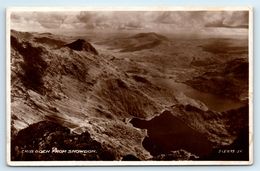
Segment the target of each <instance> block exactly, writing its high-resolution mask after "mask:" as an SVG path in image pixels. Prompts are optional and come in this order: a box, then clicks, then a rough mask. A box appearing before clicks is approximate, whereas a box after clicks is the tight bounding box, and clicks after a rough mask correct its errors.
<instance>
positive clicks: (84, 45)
mask: <svg viewBox="0 0 260 171" xmlns="http://www.w3.org/2000/svg"><path fill="white" fill-rule="evenodd" d="M65 46H67V47H69V48H70V49H73V50H76V51H83V50H84V51H86V52H90V53H93V54H95V55H98V52H97V50H96V49H95V48H94V47H93V46H92V45H91V44H90V43H89V42H87V41H86V40H83V39H78V40H76V41H74V42H72V43H70V44H66V45H65Z"/></svg>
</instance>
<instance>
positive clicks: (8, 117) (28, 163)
mask: <svg viewBox="0 0 260 171" xmlns="http://www.w3.org/2000/svg"><path fill="white" fill-rule="evenodd" d="M236 10H238V11H239V10H246V11H249V29H248V31H249V34H248V36H249V39H248V40H249V41H248V47H249V161H11V154H10V152H11V143H10V140H11V135H10V133H11V127H10V125H11V97H10V95H11V94H10V91H11V87H10V86H11V67H10V65H11V64H10V59H11V57H10V55H11V54H10V31H11V27H10V15H11V12H13V11H236ZM6 55H7V57H6V112H7V115H6V120H7V122H6V129H7V134H6V145H7V146H6V161H7V165H9V166H154V165H156V166H178V165H252V164H253V8H252V7H249V6H246V7H245V6H244V7H205V6H204V7H194V6H185V7H169V6H156V7H155V6H151V7H149V6H146V7H11V8H7V9H6Z"/></svg>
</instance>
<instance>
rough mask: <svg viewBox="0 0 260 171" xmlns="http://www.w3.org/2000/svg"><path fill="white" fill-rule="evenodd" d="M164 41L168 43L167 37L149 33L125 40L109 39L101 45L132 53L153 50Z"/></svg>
mask: <svg viewBox="0 0 260 171" xmlns="http://www.w3.org/2000/svg"><path fill="white" fill-rule="evenodd" d="M166 41H168V39H167V37H165V36H163V35H160V34H157V33H154V32H149V33H138V34H135V35H133V36H129V37H125V38H118V39H112V40H111V39H109V40H107V41H105V42H102V43H101V44H106V45H109V46H111V48H115V49H121V50H120V51H121V52H134V51H140V50H144V49H151V48H154V47H156V46H158V45H160V44H162V43H163V42H166Z"/></svg>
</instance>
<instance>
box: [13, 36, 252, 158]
mask: <svg viewBox="0 0 260 171" xmlns="http://www.w3.org/2000/svg"><path fill="white" fill-rule="evenodd" d="M43 37H44V38H43ZM10 39H11V124H12V125H11V136H12V160H32V159H34V160H63V159H64V160H74V159H75V160H164V159H165V160H166V159H167V160H200V159H204V158H206V157H207V156H210V155H211V153H214V150H217V149H221V148H223V147H227V148H228V147H230V146H231V145H232V144H233V143H234V142H239V140H240V139H241V138H240V136H241V135H243V136H245V135H247V133H248V130H247V127H246V126H241V127H237V125H239V123H244V122H245V123H246V122H247V121H248V118H247V117H248V110H247V109H248V106H245V107H241V108H238V109H235V110H231V111H225V112H218V111H212V110H211V109H210V108H209V107H207V106H206V105H205V104H204V103H203V102H201V101H200V100H198V99H195V98H192V97H188V96H187V95H185V94H183V93H181V92H178V91H177V90H176V89H174V88H175V87H174V86H175V84H170V81H171V79H174V78H175V77H167V76H168V75H167V73H166V72H164V73H163V71H164V70H163V69H164V68H163V69H161V70H159V69H158V70H157V69H156V68H154V67H153V65H149V62H147V63H141V62H140V61H135V60H130V59H128V60H126V59H123V60H121V59H119V58H118V59H117V56H113V55H111V54H104V53H102V52H101V50H100V49H99V48H97V47H95V45H94V44H92V43H91V42H87V41H86V40H85V39H75V40H73V41H70V42H68V41H67V40H68V39H65V38H64V40H63V39H62V37H58V36H55V35H52V34H38V33H24V32H17V31H12V32H11V38H10ZM129 40H130V41H129ZM120 41H122V45H123V46H122V50H125V51H126V52H124V54H127V55H131V54H132V51H136V50H141V49H142V50H145V49H146V50H148V49H149V48H152V47H154V42H157V41H159V42H165V41H168V40H167V38H165V37H163V36H160V35H158V34H155V33H145V34H144V33H141V34H137V35H134V36H132V37H130V38H129V39H127V40H125V39H122V40H120ZM63 42H64V43H63ZM161 45H164V44H163V43H162V44H161ZM156 46H157V45H156ZM167 47H168V46H167ZM149 50H150V49H149ZM127 51H131V52H130V53H127ZM120 53H121V52H120ZM162 55H163V54H162ZM174 60H181V59H174ZM239 63H240V62H239V61H238V62H237V63H236V62H235V63H233V64H232V65H231V64H230V66H227V67H226V70H224V71H220V73H221V74H223V77H224V76H225V77H226V75H232V74H235V75H236V77H235V79H236V80H239V79H240V78H242V79H244V77H246V75H243V74H240V73H241V72H240V71H244V67H243V66H240V64H239ZM227 65H229V64H227ZM231 66H232V67H231ZM171 67H172V66H171ZM228 68H229V70H228ZM130 69H132V70H130ZM177 71H178V72H179V71H181V72H182V70H177ZM181 72H180V73H181ZM181 74H183V73H181ZM185 74H186V75H189V73H185ZM225 74H226V75H225ZM165 75H166V76H165ZM183 75H184V74H183ZM162 76H164V77H163V78H162ZM187 77H188V78H190V77H191V76H187ZM158 80H159V81H158ZM165 80H168V81H169V82H166V81H165ZM195 80H196V79H195ZM236 80H235V81H236ZM165 113H166V114H167V115H166V116H167V117H166V119H165V118H164V117H165ZM234 117H237V119H234ZM135 119H138V120H142V121H145V123H149V122H156V123H153V124H152V125H156V126H157V127H158V130H159V129H161V130H165V128H160V126H169V125H170V124H176V125H175V126H173V127H172V128H179V127H180V128H183V129H180V130H177V129H168V131H166V132H165V136H171V137H173V140H172V141H170V142H171V143H166V145H167V148H165V149H163V150H160V149H161V148H162V146H163V145H165V144H164V143H165V142H166V141H165V140H164V138H165V137H164V136H162V135H160V133H163V131H162V132H159V135H158V132H156V131H155V132H153V131H154V130H153V129H150V127H153V126H150V125H149V124H148V126H147V125H146V126H142V125H141V126H140V125H138V124H137V125H136V124H135V122H134V121H135ZM161 120H162V121H163V123H165V124H160V122H161ZM157 122H158V123H157ZM234 125H236V126H234ZM179 131H182V132H179ZM244 133H245V134H244ZM190 134H192V136H190ZM28 135H30V136H28ZM180 135H185V136H186V137H179V136H180ZM190 137H200V139H201V140H203V141H204V140H205V144H206V145H207V146H208V150H206V152H205V153H207V154H205V153H199V152H198V150H194V148H197V147H198V149H200V147H201V146H200V145H201V144H202V145H203V143H201V144H200V143H198V142H196V143H194V144H195V145H197V146H193V144H188V145H187V143H184V144H182V143H183V142H184V141H183V140H185V141H188V142H190V141H191V140H190ZM158 139H160V140H162V141H160V142H158V141H157V140H158ZM242 139H243V138H242ZM178 140H179V141H178ZM176 141H177V142H178V143H177V144H178V145H176V144H174V143H175V142H176ZM147 142H148V146H147ZM163 142H164V143H163ZM238 144H239V143H238ZM53 147H56V148H58V149H61V150H69V149H75V150H94V151H96V153H89V154H64V155H62V156H61V155H58V154H51V155H44V154H42V155H30V154H26V155H25V154H21V150H26V149H28V148H30V149H34V150H52V148H53ZM244 148H247V147H246V146H245V147H244ZM160 151H161V152H160ZM245 151H246V150H245ZM203 157H204V158H203ZM219 160H221V157H220V159H219Z"/></svg>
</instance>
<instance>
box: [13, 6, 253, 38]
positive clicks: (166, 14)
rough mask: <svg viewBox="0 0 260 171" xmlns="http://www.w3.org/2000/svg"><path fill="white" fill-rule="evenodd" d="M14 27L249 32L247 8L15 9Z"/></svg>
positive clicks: (64, 30) (37, 29)
mask: <svg viewBox="0 0 260 171" xmlns="http://www.w3.org/2000/svg"><path fill="white" fill-rule="evenodd" d="M11 29H15V30H20V31H39V32H55V33H57V32H58V33H61V32H64V33H66V32H72V31H73V32H88V31H97V32H98V31H104V32H105V31H119V30H120V31H126V30H133V31H140V32H141V31H142V32H145V31H155V32H173V33H179V32H180V33H201V34H203V33H205V34H237V35H240V34H247V32H248V31H247V30H248V12H247V11H155V12H152V11H146V12H144V11H141V12H133V11H132V12H131V11H124V12H120V11H114V12H113V11H102V12H97V11H95V12H93V11H88V12H86V11H79V12H67V11H66V12H12V14H11Z"/></svg>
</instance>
